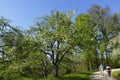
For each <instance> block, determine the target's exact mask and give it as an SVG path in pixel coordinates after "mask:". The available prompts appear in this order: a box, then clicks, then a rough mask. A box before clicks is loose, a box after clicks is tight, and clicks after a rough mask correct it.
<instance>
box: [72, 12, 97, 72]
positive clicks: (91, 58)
mask: <svg viewBox="0 0 120 80" xmlns="http://www.w3.org/2000/svg"><path fill="white" fill-rule="evenodd" d="M75 25H76V31H75V34H74V35H76V37H77V39H78V40H77V41H76V42H77V45H78V46H79V48H80V53H81V55H82V57H81V58H82V60H83V62H84V63H85V64H86V66H87V68H88V70H92V69H94V68H95V67H94V66H96V65H97V62H95V61H96V59H97V58H98V55H97V51H96V47H97V40H96V35H97V33H96V31H95V27H94V26H95V25H94V23H93V22H92V20H91V19H90V16H89V15H87V14H80V15H78V16H77V17H76V19H75ZM95 64H96V65H95Z"/></svg>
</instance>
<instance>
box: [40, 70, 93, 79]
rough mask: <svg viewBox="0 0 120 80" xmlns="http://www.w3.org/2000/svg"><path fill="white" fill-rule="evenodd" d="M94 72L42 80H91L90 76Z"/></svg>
mask: <svg viewBox="0 0 120 80" xmlns="http://www.w3.org/2000/svg"><path fill="white" fill-rule="evenodd" d="M92 73H93V72H82V73H78V74H67V75H64V76H62V77H57V78H48V79H40V80H90V76H91V74H92Z"/></svg>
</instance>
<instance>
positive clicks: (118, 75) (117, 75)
mask: <svg viewBox="0 0 120 80" xmlns="http://www.w3.org/2000/svg"><path fill="white" fill-rule="evenodd" d="M112 76H113V77H115V78H116V79H117V80H120V71H115V72H113V73H112Z"/></svg>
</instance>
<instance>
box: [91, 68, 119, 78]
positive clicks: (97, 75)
mask: <svg viewBox="0 0 120 80" xmlns="http://www.w3.org/2000/svg"><path fill="white" fill-rule="evenodd" d="M118 70H120V69H112V70H111V71H112V72H114V71H118ZM91 80H117V79H115V78H114V77H109V76H108V74H107V72H106V70H104V74H103V75H100V71H99V72H95V73H94V74H93V75H92V76H91Z"/></svg>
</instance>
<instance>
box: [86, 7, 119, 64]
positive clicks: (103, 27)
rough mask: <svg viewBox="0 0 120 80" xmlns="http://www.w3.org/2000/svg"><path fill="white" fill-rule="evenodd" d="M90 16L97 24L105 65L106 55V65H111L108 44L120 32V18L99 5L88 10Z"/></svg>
mask: <svg viewBox="0 0 120 80" xmlns="http://www.w3.org/2000/svg"><path fill="white" fill-rule="evenodd" d="M88 14H89V16H90V18H91V20H92V21H93V22H94V23H95V24H96V28H97V29H98V30H96V31H97V32H98V42H99V44H100V48H99V50H100V53H101V59H102V63H103V58H104V55H105V56H106V58H105V59H106V62H104V63H105V64H106V65H109V53H108V51H109V49H108V48H107V46H108V42H109V40H110V39H111V38H113V37H114V36H115V35H116V34H118V32H119V29H120V27H119V25H120V22H119V19H120V18H119V16H118V15H117V14H116V13H115V14H111V13H110V8H109V7H105V8H102V7H101V6H99V5H93V6H92V7H91V8H89V9H88Z"/></svg>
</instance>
